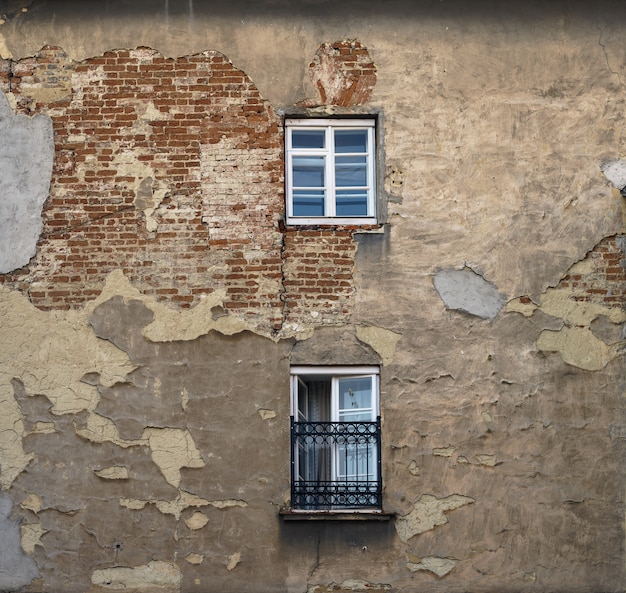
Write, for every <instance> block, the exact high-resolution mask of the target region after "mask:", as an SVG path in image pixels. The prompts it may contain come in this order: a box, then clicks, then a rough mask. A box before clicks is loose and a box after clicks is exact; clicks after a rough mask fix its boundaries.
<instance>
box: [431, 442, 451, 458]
mask: <svg viewBox="0 0 626 593" xmlns="http://www.w3.org/2000/svg"><path fill="white" fill-rule="evenodd" d="M455 451H456V447H452V446H451V445H448V446H447V447H440V448H435V449H433V455H435V456H438V457H452V454H453V453H454V452H455Z"/></svg>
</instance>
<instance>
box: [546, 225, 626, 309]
mask: <svg viewBox="0 0 626 593" xmlns="http://www.w3.org/2000/svg"><path fill="white" fill-rule="evenodd" d="M584 261H585V262H589V263H590V264H591V266H590V268H591V271H590V272H588V273H582V272H581V273H576V272H574V273H570V274H568V275H566V276H564V277H563V279H562V280H561V282H560V283H559V285H558V287H557V288H568V289H570V290H571V291H572V293H573V294H572V298H573V299H574V300H575V301H584V302H589V303H595V304H600V305H605V306H609V307H617V306H621V307H624V308H626V291H625V290H624V287H625V286H626V236H624V235H614V236H612V237H607V238H605V239H603V240H602V241H601V242H600V243H598V245H596V246H595V247H594V248H593V250H591V251H590V252H589V253H588V254H587V257H586V258H585V260H584Z"/></svg>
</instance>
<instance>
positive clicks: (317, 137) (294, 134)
mask: <svg viewBox="0 0 626 593" xmlns="http://www.w3.org/2000/svg"><path fill="white" fill-rule="evenodd" d="M324 137H325V132H324V130H292V131H291V146H292V147H293V148H324Z"/></svg>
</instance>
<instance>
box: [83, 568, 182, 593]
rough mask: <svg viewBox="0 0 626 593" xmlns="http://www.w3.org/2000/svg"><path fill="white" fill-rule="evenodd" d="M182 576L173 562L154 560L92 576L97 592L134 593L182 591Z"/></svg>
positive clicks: (102, 571)
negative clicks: (129, 592)
mask: <svg viewBox="0 0 626 593" xmlns="http://www.w3.org/2000/svg"><path fill="white" fill-rule="evenodd" d="M181 581H182V576H181V572H180V569H179V568H178V566H176V564H174V563H172V562H162V561H159V560H154V561H152V562H148V564H144V565H142V566H133V567H125V566H116V567H112V568H105V569H102V570H95V571H94V572H93V573H92V575H91V582H92V585H93V586H92V587H91V588H90V589H89V593H95V592H96V591H133V592H134V593H174V592H178V591H180V587H181Z"/></svg>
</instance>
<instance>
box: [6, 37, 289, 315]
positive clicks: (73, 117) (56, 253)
mask: <svg viewBox="0 0 626 593" xmlns="http://www.w3.org/2000/svg"><path fill="white" fill-rule="evenodd" d="M1 72H2V78H1V79H0V84H2V90H3V91H4V92H9V89H10V91H11V92H12V93H13V95H14V97H15V98H16V99H17V105H18V110H19V111H21V112H23V113H28V112H32V111H35V110H36V111H38V112H44V113H48V114H49V115H50V116H51V117H52V119H53V124H54V132H55V145H56V146H55V150H56V158H55V167H54V172H53V178H52V184H51V190H50V194H51V195H50V198H49V199H48V201H47V203H46V205H45V210H44V231H43V234H42V236H41V238H40V241H39V245H38V251H37V256H36V257H35V258H34V259H33V261H32V262H31V264H30V265H29V266H28V267H27V268H24V269H22V270H19V271H17V272H15V273H12V274H8V275H6V276H5V277H4V278H2V282H3V283H4V284H6V285H8V286H11V287H15V288H18V289H21V290H23V291H24V292H26V293H28V295H29V296H30V299H31V300H32V302H33V303H34V304H35V305H36V306H37V307H39V308H41V309H53V308H62V309H63V308H70V307H75V306H79V305H81V304H83V303H84V302H85V301H86V300H89V299H92V298H94V297H95V296H96V295H98V294H99V293H100V290H101V288H102V286H103V282H104V278H105V276H106V275H107V274H108V273H109V272H111V271H112V270H115V269H118V268H121V269H122V270H123V271H124V273H125V274H126V275H127V276H128V277H129V278H130V280H131V281H132V282H133V284H135V285H136V286H137V287H138V288H139V289H140V290H141V291H143V292H145V293H147V294H153V295H154V296H155V297H156V298H158V299H160V300H163V301H166V302H169V303H171V304H176V305H179V306H181V307H190V306H193V305H194V304H196V303H197V302H198V300H199V299H200V298H201V296H202V295H203V294H205V293H208V292H211V291H213V290H214V289H216V288H219V287H225V288H226V289H227V293H228V297H227V301H226V303H225V305H226V307H227V308H232V309H238V310H239V311H240V313H241V314H242V315H245V316H247V317H250V318H252V321H253V322H254V320H255V319H256V321H257V323H258V324H260V325H267V324H269V325H270V326H274V327H276V326H278V325H280V323H281V320H282V307H283V302H282V298H281V297H282V295H281V293H282V283H281V276H282V272H281V250H282V234H281V232H280V229H279V220H280V219H281V217H282V210H283V164H282V150H283V135H282V126H281V125H280V124H281V122H280V120H279V119H278V118H277V117H276V116H275V114H274V112H273V110H272V109H271V107H270V106H269V104H268V103H267V102H266V101H264V100H263V99H262V98H261V96H260V94H259V92H258V90H257V89H256V87H255V86H254V84H253V83H252V82H251V81H250V79H249V78H248V77H247V76H246V75H245V74H244V73H243V72H241V71H240V70H238V69H237V68H235V67H234V66H233V65H232V64H231V63H230V62H229V61H228V60H227V59H226V58H225V57H224V56H222V55H221V54H219V53H217V52H212V51H209V52H203V53H201V54H198V55H194V56H188V57H183V58H178V59H167V58H164V57H163V56H161V55H160V54H158V53H157V52H155V51H153V50H151V49H146V48H140V49H137V50H116V51H111V52H107V53H106V54H105V55H103V56H101V57H95V58H91V59H89V60H86V61H85V62H82V63H74V64H71V63H70V62H69V61H68V60H67V56H66V55H65V53H64V52H63V51H62V50H60V49H59V48H51V47H47V48H44V50H42V52H40V53H39V54H38V55H37V56H35V57H34V58H29V59H27V60H23V61H22V62H19V63H13V62H9V61H5V62H3V63H2V67H1ZM11 74H12V76H11ZM70 78H71V93H69V94H68V92H69V91H68V88H69V87H70V85H69V83H68V81H69V80H70ZM59 94H63V95H65V98H63V99H62V100H56V99H58V95H59ZM49 97H52V98H53V99H55V101H48V100H47V99H48V98H49Z"/></svg>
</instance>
